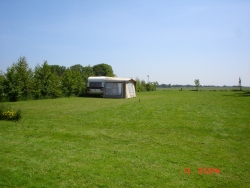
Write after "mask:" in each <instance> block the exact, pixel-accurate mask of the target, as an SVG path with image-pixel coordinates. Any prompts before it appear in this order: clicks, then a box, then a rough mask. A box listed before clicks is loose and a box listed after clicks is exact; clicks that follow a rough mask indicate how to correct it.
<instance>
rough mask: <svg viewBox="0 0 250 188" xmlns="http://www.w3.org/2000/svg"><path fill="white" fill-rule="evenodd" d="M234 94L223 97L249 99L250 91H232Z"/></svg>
mask: <svg viewBox="0 0 250 188" xmlns="http://www.w3.org/2000/svg"><path fill="white" fill-rule="evenodd" d="M234 92H235V93H234V94H231V95H230V94H229V95H223V96H227V97H250V91H239V90H234Z"/></svg>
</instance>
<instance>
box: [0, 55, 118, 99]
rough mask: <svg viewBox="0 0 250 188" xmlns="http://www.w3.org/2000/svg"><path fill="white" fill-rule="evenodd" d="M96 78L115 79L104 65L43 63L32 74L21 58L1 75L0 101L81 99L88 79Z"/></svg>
mask: <svg viewBox="0 0 250 188" xmlns="http://www.w3.org/2000/svg"><path fill="white" fill-rule="evenodd" d="M95 75H96V76H97V75H105V76H115V74H114V73H113V69H112V67H111V66H110V65H107V64H104V63H103V64H98V65H95V66H94V67H91V66H90V65H88V66H86V67H84V66H82V65H80V64H76V65H73V66H71V67H70V68H66V67H64V66H60V65H49V64H48V62H47V61H44V63H43V64H42V65H39V64H38V65H37V66H36V67H35V69H34V70H33V71H32V70H31V68H29V66H28V63H27V59H26V58H25V57H22V56H21V57H20V58H19V59H18V61H17V62H16V63H13V65H12V66H11V67H9V68H8V69H7V72H6V73H3V72H0V101H18V100H26V99H48V98H58V97H62V96H67V97H69V96H71V95H74V96H83V95H84V94H85V92H86V88H87V82H88V77H90V76H95Z"/></svg>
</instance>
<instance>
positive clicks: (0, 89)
mask: <svg viewBox="0 0 250 188" xmlns="http://www.w3.org/2000/svg"><path fill="white" fill-rule="evenodd" d="M4 82H5V76H4V73H3V72H2V71H0V101H2V100H3V99H4V97H5V93H4V90H5V89H4V88H5V87H4Z"/></svg>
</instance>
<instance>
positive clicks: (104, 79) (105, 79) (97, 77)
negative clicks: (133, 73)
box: [89, 76, 135, 82]
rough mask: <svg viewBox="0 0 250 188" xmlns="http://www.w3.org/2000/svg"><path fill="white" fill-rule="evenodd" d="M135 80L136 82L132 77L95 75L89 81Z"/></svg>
mask: <svg viewBox="0 0 250 188" xmlns="http://www.w3.org/2000/svg"><path fill="white" fill-rule="evenodd" d="M90 80H92V81H107V80H110V81H133V82H135V80H133V79H131V78H117V77H107V76H95V77H89V81H90Z"/></svg>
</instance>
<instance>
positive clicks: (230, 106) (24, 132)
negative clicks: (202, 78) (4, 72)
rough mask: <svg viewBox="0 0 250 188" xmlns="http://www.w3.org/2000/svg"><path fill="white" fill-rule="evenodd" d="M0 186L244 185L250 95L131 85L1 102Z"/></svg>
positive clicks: (249, 143) (247, 174)
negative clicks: (107, 93) (97, 93)
mask: <svg viewBox="0 0 250 188" xmlns="http://www.w3.org/2000/svg"><path fill="white" fill-rule="evenodd" d="M5 104H9V105H11V107H12V108H14V109H20V110H21V111H22V119H21V120H20V121H18V122H13V121H1V122H0V143H1V147H0V187H32V186H34V187H103V188H104V187H187V186H188V187H248V185H249V184H250V180H249V177H250V172H249V169H250V159H249V155H250V110H249V109H250V95H249V92H234V91H209V90H206V91H178V90H173V91H168V90H159V91H155V92H140V93H137V98H133V99H103V98H83V97H71V98H59V99H47V100H33V101H20V102H15V103H5Z"/></svg>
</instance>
